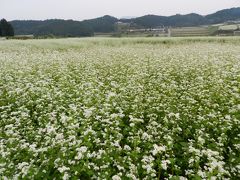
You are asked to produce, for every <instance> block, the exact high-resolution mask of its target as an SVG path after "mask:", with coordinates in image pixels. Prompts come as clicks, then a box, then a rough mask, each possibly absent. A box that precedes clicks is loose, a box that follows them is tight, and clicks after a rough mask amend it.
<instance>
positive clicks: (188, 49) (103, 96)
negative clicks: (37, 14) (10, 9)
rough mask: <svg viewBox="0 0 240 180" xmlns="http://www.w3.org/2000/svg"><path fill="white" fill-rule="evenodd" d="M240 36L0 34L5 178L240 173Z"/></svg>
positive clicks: (0, 174) (0, 149) (0, 148)
mask: <svg viewBox="0 0 240 180" xmlns="http://www.w3.org/2000/svg"><path fill="white" fill-rule="evenodd" d="M239 172H240V38H198V39H196V38H185V39H183V38H176V39H171V38H169V39H167V38H166V39H161V38H159V39H158V38H133V39H127V38H122V39H121V38H119V39H110V38H109V39H107V38H102V39H101V38H86V39H53V40H26V41H21V40H5V41H4V40H2V41H0V179H84V180H85V179H113V180H120V179H176V180H178V179H181V180H184V179H211V180H214V179H239V178H240V173H239Z"/></svg>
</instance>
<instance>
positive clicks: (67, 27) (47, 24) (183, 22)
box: [10, 7, 240, 36]
mask: <svg viewBox="0 0 240 180" xmlns="http://www.w3.org/2000/svg"><path fill="white" fill-rule="evenodd" d="M229 20H240V7H239V8H231V9H225V10H221V11H218V12H216V13H213V14H209V15H206V16H202V15H199V14H195V13H191V14H187V15H180V14H177V15H174V16H157V15H146V16H142V17H137V18H132V19H117V18H115V17H112V16H103V17H100V18H96V19H90V20H84V21H73V20H61V19H53V20H45V21H32V20H30V21H29V20H27V21H22V20H16V21H11V22H10V23H11V24H12V25H13V27H14V30H15V34H16V35H22V34H34V35H50V34H52V35H57V36H92V35H93V33H94V32H102V33H108V32H113V31H114V27H115V26H114V25H115V23H116V22H118V21H122V22H129V23H133V24H135V25H136V26H138V27H144V28H154V27H157V26H162V25H164V26H172V27H184V26H198V25H207V24H216V23H222V22H226V21H229Z"/></svg>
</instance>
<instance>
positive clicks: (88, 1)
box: [0, 0, 240, 20]
mask: <svg viewBox="0 0 240 180" xmlns="http://www.w3.org/2000/svg"><path fill="white" fill-rule="evenodd" d="M231 7H240V0H0V18H6V19H7V20H15V19H21V20H23V19H25V20H28V19H32V20H44V19H54V18H58V19H74V20H83V19H90V18H95V17H99V16H103V15H112V16H115V17H118V18H121V17H124V16H142V15H147V14H155V15H165V16H169V15H174V14H188V13H192V12H195V13H199V14H202V15H206V14H209V13H214V12H215V11H218V10H221V9H226V8H231Z"/></svg>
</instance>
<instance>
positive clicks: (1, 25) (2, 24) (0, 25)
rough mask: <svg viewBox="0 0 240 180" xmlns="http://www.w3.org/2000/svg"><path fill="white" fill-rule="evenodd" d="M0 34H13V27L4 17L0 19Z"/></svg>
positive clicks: (4, 35)
mask: <svg viewBox="0 0 240 180" xmlns="http://www.w3.org/2000/svg"><path fill="white" fill-rule="evenodd" d="M0 36H3V37H6V36H14V29H13V27H12V25H11V24H10V23H9V22H7V20H6V19H1V21H0Z"/></svg>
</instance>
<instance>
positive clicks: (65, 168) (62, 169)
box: [58, 166, 70, 173]
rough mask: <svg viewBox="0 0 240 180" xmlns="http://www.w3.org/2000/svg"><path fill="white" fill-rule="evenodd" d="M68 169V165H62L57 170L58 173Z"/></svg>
mask: <svg viewBox="0 0 240 180" xmlns="http://www.w3.org/2000/svg"><path fill="white" fill-rule="evenodd" d="M69 170H70V168H69V167H66V166H62V167H59V168H58V171H59V172H60V173H63V172H65V171H69Z"/></svg>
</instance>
